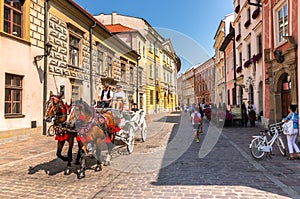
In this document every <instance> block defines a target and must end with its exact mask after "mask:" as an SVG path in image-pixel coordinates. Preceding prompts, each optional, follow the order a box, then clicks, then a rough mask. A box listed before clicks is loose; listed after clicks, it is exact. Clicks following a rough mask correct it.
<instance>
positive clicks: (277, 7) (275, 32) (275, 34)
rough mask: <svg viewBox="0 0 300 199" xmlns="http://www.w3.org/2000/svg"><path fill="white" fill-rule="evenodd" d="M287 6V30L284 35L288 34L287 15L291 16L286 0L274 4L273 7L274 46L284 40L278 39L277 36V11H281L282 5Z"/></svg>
mask: <svg viewBox="0 0 300 199" xmlns="http://www.w3.org/2000/svg"><path fill="white" fill-rule="evenodd" d="M284 6H287V24H286V25H287V32H286V33H284V36H288V31H289V22H290V21H289V17H290V16H291V15H290V13H289V8H288V7H289V4H288V1H287V0H284V1H282V2H281V3H280V4H278V5H276V6H275V7H274V9H273V13H274V14H273V23H274V43H275V48H277V47H279V46H280V45H282V44H283V43H285V42H286V40H285V39H284V38H283V39H282V40H281V41H280V38H279V18H278V12H279V11H280V10H282V11H283V7H284Z"/></svg>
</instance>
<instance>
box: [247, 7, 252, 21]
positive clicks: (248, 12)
mask: <svg viewBox="0 0 300 199" xmlns="http://www.w3.org/2000/svg"><path fill="white" fill-rule="evenodd" d="M247 17H248V20H249V21H250V20H251V10H250V8H249V9H248V10H247Z"/></svg>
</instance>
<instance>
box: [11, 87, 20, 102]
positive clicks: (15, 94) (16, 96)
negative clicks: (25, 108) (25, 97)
mask: <svg viewBox="0 0 300 199" xmlns="http://www.w3.org/2000/svg"><path fill="white" fill-rule="evenodd" d="M13 94H14V99H13V100H14V101H21V91H20V90H14V92H13Z"/></svg>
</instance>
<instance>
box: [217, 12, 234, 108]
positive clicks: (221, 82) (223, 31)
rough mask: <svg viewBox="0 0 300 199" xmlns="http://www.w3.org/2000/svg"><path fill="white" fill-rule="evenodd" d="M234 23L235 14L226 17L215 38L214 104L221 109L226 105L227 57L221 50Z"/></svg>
mask: <svg viewBox="0 0 300 199" xmlns="http://www.w3.org/2000/svg"><path fill="white" fill-rule="evenodd" d="M232 21H233V14H229V15H227V16H225V18H224V19H223V20H221V21H220V24H219V27H218V29H217V31H216V34H215V36H214V40H215V43H214V49H215V101H214V103H215V104H216V105H217V106H218V107H219V108H220V107H221V106H225V104H226V99H227V97H226V88H225V87H226V84H225V75H226V74H225V62H224V61H225V59H224V58H225V57H224V52H222V51H221V50H220V47H221V45H222V44H223V42H224V40H225V37H226V35H228V34H229V28H230V23H231V22H232Z"/></svg>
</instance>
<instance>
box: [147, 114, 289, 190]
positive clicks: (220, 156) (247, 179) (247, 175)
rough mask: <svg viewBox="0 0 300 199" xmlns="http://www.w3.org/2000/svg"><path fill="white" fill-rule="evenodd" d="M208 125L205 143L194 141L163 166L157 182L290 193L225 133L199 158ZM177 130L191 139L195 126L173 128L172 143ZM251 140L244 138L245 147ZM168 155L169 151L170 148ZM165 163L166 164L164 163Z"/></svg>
mask: <svg viewBox="0 0 300 199" xmlns="http://www.w3.org/2000/svg"><path fill="white" fill-rule="evenodd" d="M182 117H183V119H187V116H186V115H183V114H182ZM169 118H170V119H171V118H172V116H171V117H168V118H167V119H166V121H168V120H169ZM186 124H188V123H186ZM190 125H191V124H190ZM208 125H209V124H208V123H204V134H201V136H200V140H201V142H200V143H196V142H192V143H191V145H190V146H189V147H188V149H187V150H186V151H185V152H184V153H183V155H181V156H180V157H179V158H178V159H177V160H175V161H174V162H172V163H171V164H169V165H168V166H166V167H163V168H161V169H160V171H159V174H158V178H157V181H155V182H152V184H153V185H156V186H166V185H171V186H172V185H187V186H191V185H195V186H197V185H215V186H247V187H251V188H254V189H259V190H263V191H266V192H271V193H275V194H279V195H283V196H288V195H287V194H286V193H285V192H283V191H282V189H281V188H279V187H278V186H276V185H275V184H274V183H273V182H272V181H271V180H269V179H268V178H267V177H266V176H265V175H264V174H263V172H262V171H260V170H258V169H257V168H255V167H254V166H253V165H252V164H250V163H249V161H248V160H247V159H246V158H244V157H243V156H242V155H241V153H240V151H238V150H237V149H236V148H235V147H234V146H233V145H232V144H231V142H230V141H229V140H228V139H226V137H224V136H220V138H219V140H218V141H217V144H216V145H215V146H214V147H213V149H212V151H211V152H210V153H209V154H208V155H207V156H206V157H204V158H199V157H198V153H199V150H200V146H201V144H202V142H203V139H204V137H205V135H206V132H207V128H208ZM232 130H233V131H237V128H233V129H232ZM226 131H228V128H226ZM176 133H179V134H186V135H187V136H186V137H187V138H189V137H190V136H188V135H189V134H191V133H193V132H192V129H191V127H187V128H184V131H178V127H176V128H174V129H173V131H172V133H171V136H170V139H169V141H168V143H170V142H171V141H172V139H173V137H174V135H175V134H176ZM252 134H253V133H252ZM249 141H250V140H243V142H244V143H243V145H245V149H247V147H248V146H249ZM233 142H234V141H233ZM167 150H168V148H167ZM247 153H248V151H247ZM165 154H168V151H166V152H165ZM169 159H170V157H166V156H164V158H163V162H164V161H166V162H167V161H169ZM162 165H164V164H163V163H162Z"/></svg>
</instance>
